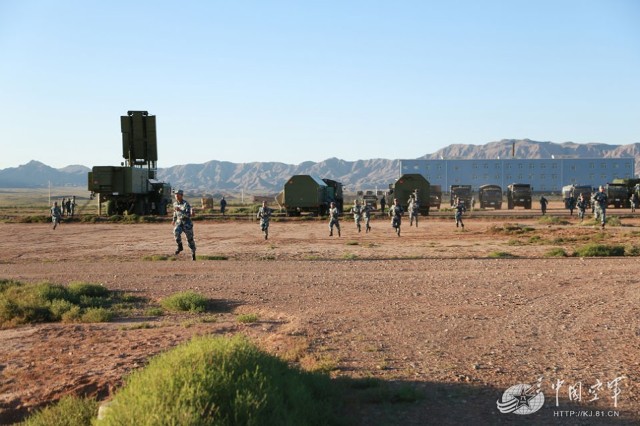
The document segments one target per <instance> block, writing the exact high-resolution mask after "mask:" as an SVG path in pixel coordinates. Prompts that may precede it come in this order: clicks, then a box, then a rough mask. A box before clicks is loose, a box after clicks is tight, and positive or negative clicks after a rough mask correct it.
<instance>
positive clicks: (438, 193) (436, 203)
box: [429, 185, 442, 210]
mask: <svg viewBox="0 0 640 426" xmlns="http://www.w3.org/2000/svg"><path fill="white" fill-rule="evenodd" d="M441 205H442V186H440V185H431V186H430V187H429V207H430V208H432V209H434V208H435V209H438V210H440V206H441Z"/></svg>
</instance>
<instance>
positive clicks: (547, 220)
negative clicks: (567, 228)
mask: <svg viewBox="0 0 640 426" xmlns="http://www.w3.org/2000/svg"><path fill="white" fill-rule="evenodd" d="M538 223H540V224H542V225H569V221H568V220H566V219H562V218H560V217H558V216H549V215H544V216H541V217H540V218H538Z"/></svg>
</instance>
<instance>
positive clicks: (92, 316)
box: [81, 308, 113, 322]
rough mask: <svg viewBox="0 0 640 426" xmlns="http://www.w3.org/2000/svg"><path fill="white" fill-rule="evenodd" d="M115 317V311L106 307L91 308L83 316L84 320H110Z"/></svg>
mask: <svg viewBox="0 0 640 426" xmlns="http://www.w3.org/2000/svg"><path fill="white" fill-rule="evenodd" d="M112 319H113V312H111V311H109V310H107V309H105V308H89V309H87V310H86V311H85V312H84V314H82V316H81V321H82V322H109V321H111V320H112Z"/></svg>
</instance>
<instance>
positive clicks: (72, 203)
mask: <svg viewBox="0 0 640 426" xmlns="http://www.w3.org/2000/svg"><path fill="white" fill-rule="evenodd" d="M75 210H76V196H75V195H74V196H73V197H70V198H63V199H62V201H61V202H60V205H58V202H57V201H54V202H53V206H51V224H52V227H53V229H56V228H57V227H58V225H59V224H60V222H61V221H62V218H63V217H64V216H67V217H73V215H74V213H75Z"/></svg>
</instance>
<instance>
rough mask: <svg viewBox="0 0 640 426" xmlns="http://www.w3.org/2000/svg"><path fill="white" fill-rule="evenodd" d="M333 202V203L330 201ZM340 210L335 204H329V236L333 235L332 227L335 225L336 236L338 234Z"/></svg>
mask: <svg viewBox="0 0 640 426" xmlns="http://www.w3.org/2000/svg"><path fill="white" fill-rule="evenodd" d="M331 204H333V203H331ZM339 215H340V212H339V211H338V208H337V207H335V206H331V207H330V208H329V236H330V237H333V227H334V226H335V227H336V229H337V230H338V237H339V236H340V218H339Z"/></svg>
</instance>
